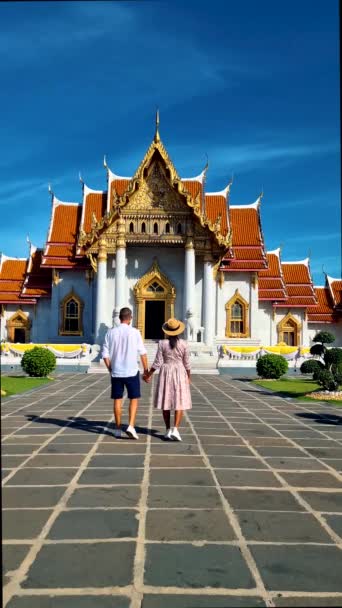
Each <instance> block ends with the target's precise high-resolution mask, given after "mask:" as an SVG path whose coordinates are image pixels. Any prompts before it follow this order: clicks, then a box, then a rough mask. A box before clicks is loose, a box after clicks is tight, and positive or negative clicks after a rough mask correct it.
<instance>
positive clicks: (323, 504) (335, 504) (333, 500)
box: [299, 491, 342, 513]
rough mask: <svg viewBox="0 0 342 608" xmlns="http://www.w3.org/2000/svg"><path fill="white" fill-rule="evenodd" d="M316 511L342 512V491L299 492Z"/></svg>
mask: <svg viewBox="0 0 342 608" xmlns="http://www.w3.org/2000/svg"><path fill="white" fill-rule="evenodd" d="M299 494H300V495H301V496H302V498H304V500H306V502H308V503H309V505H310V506H311V507H312V508H313V509H315V511H331V512H339V511H340V512H341V513H342V492H310V491H309V492H303V491H301V492H299Z"/></svg>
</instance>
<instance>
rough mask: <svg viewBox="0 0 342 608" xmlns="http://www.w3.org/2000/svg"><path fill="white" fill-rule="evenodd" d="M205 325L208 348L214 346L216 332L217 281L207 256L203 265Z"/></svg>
mask: <svg viewBox="0 0 342 608" xmlns="http://www.w3.org/2000/svg"><path fill="white" fill-rule="evenodd" d="M203 325H204V342H205V344H206V345H207V346H212V345H213V343H214V332H215V281H214V273H213V262H212V259H211V257H210V256H205V257H204V263H203Z"/></svg>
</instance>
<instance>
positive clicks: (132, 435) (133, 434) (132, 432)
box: [126, 426, 139, 439]
mask: <svg viewBox="0 0 342 608" xmlns="http://www.w3.org/2000/svg"><path fill="white" fill-rule="evenodd" d="M126 433H127V435H128V436H129V437H130V438H131V439H139V436H138V435H137V432H136V430H135V428H134V426H128V427H127V430H126Z"/></svg>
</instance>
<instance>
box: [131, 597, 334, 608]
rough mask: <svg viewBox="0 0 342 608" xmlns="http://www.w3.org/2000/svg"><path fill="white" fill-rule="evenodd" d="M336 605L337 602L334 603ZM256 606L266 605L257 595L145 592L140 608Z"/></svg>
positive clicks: (228, 607) (242, 607)
mask: <svg viewBox="0 0 342 608" xmlns="http://www.w3.org/2000/svg"><path fill="white" fill-rule="evenodd" d="M336 605H337V604H336ZM161 606H162V608H256V607H259V606H260V607H261V606H266V604H265V603H264V601H263V600H262V599H261V598H259V597H249V596H248V597H237V596H236V595H233V596H232V595H230V596H229V595H224V596H219V595H204V594H203V593H201V595H193V594H191V595H178V594H177V595H164V594H163V595H162V594H159V593H158V594H153V595H152V594H148V593H147V594H145V595H144V597H143V601H142V604H141V608H161Z"/></svg>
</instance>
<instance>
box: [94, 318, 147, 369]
mask: <svg viewBox="0 0 342 608" xmlns="http://www.w3.org/2000/svg"><path fill="white" fill-rule="evenodd" d="M139 355H146V348H145V346H144V343H143V341H142V337H141V333H140V331H139V330H138V329H136V328H135V327H132V326H131V325H128V324H127V323H120V325H119V326H118V327H114V328H113V329H109V330H108V331H107V333H106V337H105V340H104V344H103V348H102V357H103V359H110V362H111V367H112V376H113V378H129V377H130V376H136V375H137V373H138V371H139V367H138V356H139Z"/></svg>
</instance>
